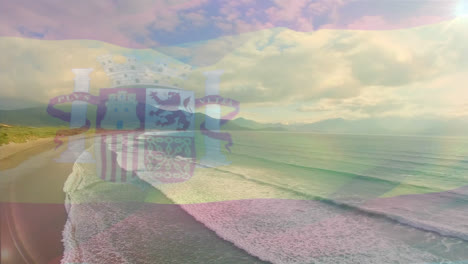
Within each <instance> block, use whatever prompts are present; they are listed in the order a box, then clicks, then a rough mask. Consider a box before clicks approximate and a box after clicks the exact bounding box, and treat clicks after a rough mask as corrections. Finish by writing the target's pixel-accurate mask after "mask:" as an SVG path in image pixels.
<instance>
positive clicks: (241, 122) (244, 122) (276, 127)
mask: <svg viewBox="0 0 468 264" xmlns="http://www.w3.org/2000/svg"><path fill="white" fill-rule="evenodd" d="M229 123H233V124H236V125H237V126H239V127H243V128H247V129H250V130H261V131H286V130H288V129H287V127H286V126H284V125H281V124H271V123H269V124H264V123H259V122H256V121H253V120H249V119H245V118H243V117H239V118H236V119H234V120H232V121H231V122H229Z"/></svg>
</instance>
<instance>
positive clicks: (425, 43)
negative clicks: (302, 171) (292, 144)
mask: <svg viewBox="0 0 468 264" xmlns="http://www.w3.org/2000/svg"><path fill="white" fill-rule="evenodd" d="M0 48H1V50H3V53H2V55H1V56H2V57H3V58H2V59H1V60H0V83H1V84H0V85H1V89H0V102H2V101H5V100H7V101H11V100H13V101H14V100H20V99H21V100H22V101H21V102H22V103H21V104H22V105H24V106H25V107H27V105H28V103H27V102H31V103H32V102H43V103H47V102H48V100H49V99H50V98H51V97H53V96H57V95H61V94H67V93H70V92H71V91H72V90H73V78H74V75H73V73H72V72H71V69H72V68H94V71H93V72H92V74H91V87H92V92H93V93H96V94H97V93H99V89H100V88H105V87H109V85H110V80H109V78H108V76H107V75H106V74H105V72H104V71H103V69H102V67H101V66H100V65H99V64H98V63H97V61H96V58H97V57H98V56H99V55H102V54H111V55H113V56H115V58H116V60H117V61H123V57H122V56H130V55H131V56H135V57H137V59H139V61H140V62H142V63H147V62H154V61H157V60H161V59H162V60H164V61H169V62H170V63H172V64H174V65H175V64H178V65H186V66H190V67H192V71H191V73H190V74H189V77H188V79H187V80H185V81H184V83H183V84H182V85H183V88H184V89H187V90H193V91H195V92H196V94H197V96H198V97H201V96H203V93H204V81H205V79H204V76H203V74H202V73H203V72H204V71H208V70H217V69H223V70H224V74H223V76H222V77H221V84H220V92H221V95H223V96H226V97H229V98H233V99H235V100H238V101H240V102H241V112H240V116H242V117H245V118H249V119H253V120H256V121H260V122H281V123H296V122H315V121H319V120H324V119H330V118H344V119H363V118H383V117H389V116H391V117H402V118H407V117H416V118H424V117H431V118H440V119H447V118H454V119H456V118H466V116H467V115H468V100H467V99H468V92H467V90H466V89H467V87H466V83H468V82H467V81H468V1H462V0H405V1H402V0H391V1H390V0H379V1H368V0H328V1H325V0H317V1H309V0H296V1H279V0H258V1H252V0H238V1H227V0H226V1H223V0H217V1H213V0H172V1H163V0H157V1H152V0H142V1H122V0H112V1H111V0H104V1H88V0H85V1H74V2H72V1H58V0H56V1H52V0H46V1H32V0H17V1H6V0H0Z"/></svg>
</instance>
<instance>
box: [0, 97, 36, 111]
mask: <svg viewBox="0 0 468 264" xmlns="http://www.w3.org/2000/svg"><path fill="white" fill-rule="evenodd" d="M41 105H42V104H41V103H38V102H35V101H32V100H28V99H21V98H17V97H0V110H18V109H25V108H32V107H39V106H41Z"/></svg>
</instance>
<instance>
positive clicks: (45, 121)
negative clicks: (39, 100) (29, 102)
mask: <svg viewBox="0 0 468 264" xmlns="http://www.w3.org/2000/svg"><path fill="white" fill-rule="evenodd" d="M46 109H47V108H46V107H45V106H39V107H33V108H26V109H18V110H0V123H4V124H8V125H15V126H34V127H42V126H67V125H68V124H67V123H66V122H63V121H61V120H59V119H57V118H54V117H52V116H50V115H49V114H48V113H47V111H46Z"/></svg>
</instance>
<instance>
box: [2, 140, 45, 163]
mask: <svg viewBox="0 0 468 264" xmlns="http://www.w3.org/2000/svg"><path fill="white" fill-rule="evenodd" d="M53 140H54V139H53V138H52V137H50V138H39V139H35V140H30V141H27V142H24V143H14V142H11V143H8V144H5V145H1V146H0V161H2V162H1V163H0V171H3V170H7V169H12V168H15V167H16V166H18V165H20V164H21V163H22V162H24V161H25V160H27V159H29V158H31V157H33V156H35V155H37V154H39V153H42V152H44V151H47V150H48V149H51V148H53V147H54V146H53V144H54V142H53ZM20 154H21V155H20Z"/></svg>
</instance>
